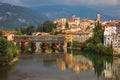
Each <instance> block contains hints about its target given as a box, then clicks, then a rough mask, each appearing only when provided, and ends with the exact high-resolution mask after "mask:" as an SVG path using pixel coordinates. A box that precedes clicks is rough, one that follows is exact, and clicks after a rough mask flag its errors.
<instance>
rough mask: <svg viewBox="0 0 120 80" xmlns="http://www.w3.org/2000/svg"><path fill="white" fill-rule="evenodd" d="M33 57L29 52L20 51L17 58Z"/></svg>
mask: <svg viewBox="0 0 120 80" xmlns="http://www.w3.org/2000/svg"><path fill="white" fill-rule="evenodd" d="M30 57H33V54H31V53H20V55H19V58H30Z"/></svg>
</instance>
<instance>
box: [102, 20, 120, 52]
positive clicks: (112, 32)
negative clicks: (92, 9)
mask: <svg viewBox="0 0 120 80" xmlns="http://www.w3.org/2000/svg"><path fill="white" fill-rule="evenodd" d="M104 45H105V46H111V45H112V46H113V48H114V50H115V51H116V49H118V50H119V49H120V23H119V22H117V21H112V22H107V23H106V24H105V27H104ZM118 50H117V51H118ZM119 51H120V50H119Z"/></svg>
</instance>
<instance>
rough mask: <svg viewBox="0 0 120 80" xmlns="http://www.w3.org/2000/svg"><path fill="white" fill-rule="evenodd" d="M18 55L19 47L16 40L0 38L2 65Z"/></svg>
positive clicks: (0, 60)
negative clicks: (15, 42)
mask: <svg viewBox="0 0 120 80" xmlns="http://www.w3.org/2000/svg"><path fill="white" fill-rule="evenodd" d="M17 56H18V53H17V47H16V45H15V44H14V42H13V41H8V40H6V39H3V38H0V66H5V65H7V64H8V63H9V62H10V61H12V60H13V59H14V58H15V57H17Z"/></svg>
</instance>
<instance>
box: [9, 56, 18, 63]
mask: <svg viewBox="0 0 120 80" xmlns="http://www.w3.org/2000/svg"><path fill="white" fill-rule="evenodd" d="M18 60H19V58H18V57H17V58H14V59H13V60H12V61H10V62H9V63H8V65H11V64H13V63H15V62H17V61H18Z"/></svg>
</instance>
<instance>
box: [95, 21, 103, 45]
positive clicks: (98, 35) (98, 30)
mask: <svg viewBox="0 0 120 80" xmlns="http://www.w3.org/2000/svg"><path fill="white" fill-rule="evenodd" d="M93 40H94V44H98V43H103V30H102V25H101V24H100V23H99V22H98V23H96V25H95V28H94V35H93Z"/></svg>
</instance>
